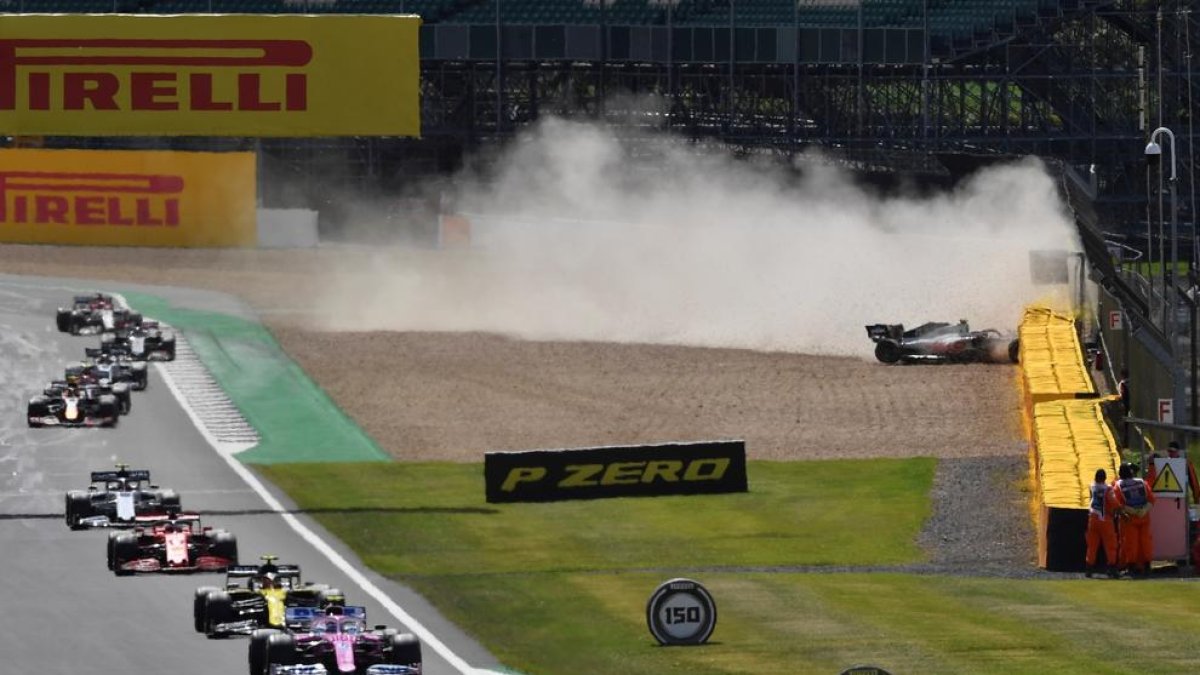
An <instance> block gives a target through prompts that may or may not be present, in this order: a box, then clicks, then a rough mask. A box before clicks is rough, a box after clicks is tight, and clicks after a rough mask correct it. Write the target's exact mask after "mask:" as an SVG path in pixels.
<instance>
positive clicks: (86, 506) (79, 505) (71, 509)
mask: <svg viewBox="0 0 1200 675" xmlns="http://www.w3.org/2000/svg"><path fill="white" fill-rule="evenodd" d="M66 501H67V509H66V516H67V527H69V528H71V529H72V530H82V529H84V528H83V527H82V526H81V525H80V524H79V521H80V519H82V518H87V517H88V516H90V515H92V500H91V499H89V498H88V494H87V493H86V492H81V491H79V490H72V491H70V492H68V493H67V500H66Z"/></svg>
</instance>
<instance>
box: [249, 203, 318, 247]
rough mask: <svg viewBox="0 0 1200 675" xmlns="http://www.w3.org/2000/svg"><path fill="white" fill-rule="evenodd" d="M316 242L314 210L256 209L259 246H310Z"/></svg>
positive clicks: (315, 213) (315, 216)
mask: <svg viewBox="0 0 1200 675" xmlns="http://www.w3.org/2000/svg"><path fill="white" fill-rule="evenodd" d="M318 242H319V237H318V234H317V212H316V211H311V210H309V209H259V210H258V246H259V248H311V247H313V246H316V245H317V244H318Z"/></svg>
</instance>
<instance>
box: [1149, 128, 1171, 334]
mask: <svg viewBox="0 0 1200 675" xmlns="http://www.w3.org/2000/svg"><path fill="white" fill-rule="evenodd" d="M1160 134H1166V135H1167V138H1169V139H1171V180H1170V182H1169V187H1170V190H1171V264H1170V266H1169V267H1167V266H1166V265H1164V270H1163V304H1164V305H1165V306H1166V307H1167V310H1165V311H1164V312H1163V333H1164V334H1165V335H1166V337H1167V346H1168V347H1169V348H1170V350H1171V356H1172V357H1174V356H1175V327H1174V324H1175V317H1174V316H1172V314H1173V313H1174V312H1172V311H1171V310H1173V309H1174V304H1173V303H1171V302H1169V301H1168V296H1169V295H1170V294H1169V293H1168V292H1167V288H1170V289H1171V290H1172V291H1174V290H1175V286H1174V283H1173V279H1174V275H1175V269H1176V268H1177V267H1179V250H1178V246H1177V242H1176V241H1175V239H1176V237H1175V230H1176V227H1177V226H1178V221H1179V218H1178V211H1177V210H1176V208H1175V180H1176V175H1175V134H1173V133H1172V132H1171V130H1170V129H1168V128H1166V127H1159V128H1157V129H1155V130H1154V132H1153V133H1151V134H1150V142H1149V143H1147V144H1146V158H1147V159H1148V160H1150V161H1154V160H1158V161H1159V162H1161V161H1162V146H1160V145H1159V144H1158V137H1159V135H1160ZM1158 191H1159V194H1162V166H1161V164H1160V166H1159V169H1158ZM1160 203H1161V202H1160ZM1158 217H1159V218H1160V219H1161V218H1162V213H1161V212H1160V213H1159V216H1158Z"/></svg>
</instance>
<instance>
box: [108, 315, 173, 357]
mask: <svg viewBox="0 0 1200 675" xmlns="http://www.w3.org/2000/svg"><path fill="white" fill-rule="evenodd" d="M100 349H101V351H102V352H103V353H105V354H112V355H113V356H117V357H120V356H124V357H126V358H129V359H132V360H134V361H174V360H175V335H174V334H173V333H170V332H168V331H164V330H163V329H162V328H161V327H159V325H158V322H157V321H142V322H141V323H140V324H138V325H137V326H134V327H132V328H129V329H125V330H119V331H116V332H115V333H105V334H104V335H102V336H100Z"/></svg>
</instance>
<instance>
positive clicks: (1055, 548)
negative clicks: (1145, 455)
mask: <svg viewBox="0 0 1200 675" xmlns="http://www.w3.org/2000/svg"><path fill="white" fill-rule="evenodd" d="M1019 335H1020V338H1021V393H1022V398H1023V409H1024V414H1025V418H1026V426H1027V428H1028V429H1029V433H1030V449H1029V452H1030V471H1031V474H1032V476H1033V479H1034V482H1035V499H1036V503H1035V504H1034V507H1035V508H1034V510H1035V513H1036V519H1037V528H1038V563H1039V565H1040V566H1042V567H1044V568H1046V569H1049V570H1057V571H1075V570H1079V569H1082V568H1083V554H1084V547H1083V535H1084V532H1085V529H1086V525H1087V485H1088V484H1089V483H1091V481H1092V478H1093V476H1094V474H1095V471H1096V469H1097V468H1105V470H1107V471H1110V472H1111V474H1112V475H1115V469H1116V465H1117V462H1118V460H1117V457H1118V454H1117V446H1116V442H1115V441H1114V440H1113V438H1112V434H1111V433H1110V432H1109V431H1108V428H1107V426H1106V424H1105V422H1104V418H1103V415H1102V414H1101V411H1100V401H1099V399H1097V398H1096V387H1095V384H1094V383H1093V382H1092V378H1091V375H1090V374H1089V373H1088V370H1087V365H1086V364H1085V363H1084V359H1083V351H1082V349H1081V348H1080V344H1079V336H1078V334H1077V333H1076V329H1075V321H1074V319H1073V318H1072V317H1071V316H1069V315H1066V314H1063V313H1060V312H1055V311H1053V310H1051V309H1049V308H1046V307H1029V308H1027V309H1026V310H1025V316H1024V317H1023V319H1022V321H1021V327H1020V329H1019ZM1092 465H1094V466H1092Z"/></svg>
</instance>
